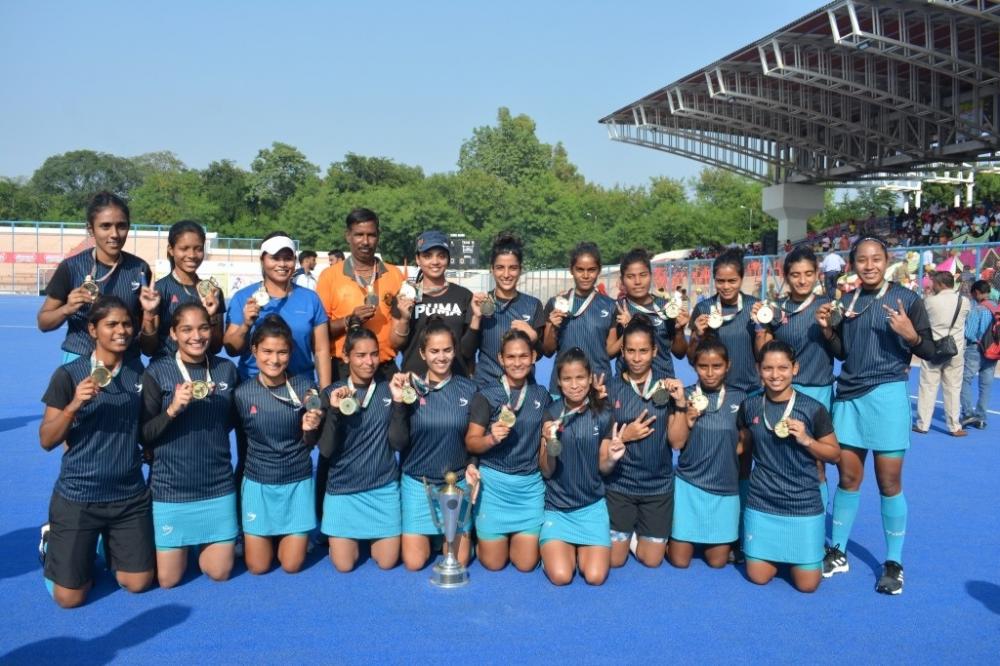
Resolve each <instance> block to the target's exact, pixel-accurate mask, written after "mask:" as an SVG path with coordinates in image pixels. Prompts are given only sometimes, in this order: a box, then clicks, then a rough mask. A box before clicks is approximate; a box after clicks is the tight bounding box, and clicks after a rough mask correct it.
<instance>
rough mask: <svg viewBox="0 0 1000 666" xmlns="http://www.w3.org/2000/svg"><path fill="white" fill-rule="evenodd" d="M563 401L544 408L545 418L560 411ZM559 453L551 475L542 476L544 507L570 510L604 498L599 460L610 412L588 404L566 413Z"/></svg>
mask: <svg viewBox="0 0 1000 666" xmlns="http://www.w3.org/2000/svg"><path fill="white" fill-rule="evenodd" d="M562 410H563V401H562V399H559V400H557V401H556V402H555V403H553V404H552V405H551V406H550V407H549V408H548V410H547V414H546V417H545V420H546V421H555V420H556V419H558V418H559V415H560V414H562ZM558 436H559V441H560V442H561V443H562V453H560V454H559V457H558V458H556V459H555V461H556V462H555V469H554V470H553V471H552V475H551V476H550V477H549V478H547V479H545V508H546V509H551V510H555V511H572V510H574V509H579V508H581V507H585V506H589V505H591V504H593V503H594V502H596V501H598V500H600V499H601V498H602V497H604V480H603V479H602V478H601V471H600V469H599V468H598V462H599V460H600V454H601V441H602V440H604V439H607V438H610V437H611V412H610V411H609V410H607V409H604V410H601V411H599V412H595V411H593V410H592V409H590V408H589V407H588V408H587V409H585V410H584V411H582V412H580V413H579V414H571V415H568V416H567V417H566V418H565V420H564V421H563V422H562V426H561V429H560V431H559V433H558Z"/></svg>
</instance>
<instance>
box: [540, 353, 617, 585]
mask: <svg viewBox="0 0 1000 666" xmlns="http://www.w3.org/2000/svg"><path fill="white" fill-rule="evenodd" d="M554 372H555V373H556V375H557V377H558V378H559V380H558V381H559V390H560V392H561V394H562V397H561V398H560V399H558V400H556V402H555V403H554V404H552V405H551V406H550V407H549V408H548V410H547V411H546V414H545V422H544V425H543V426H542V435H543V436H542V446H541V450H540V452H539V468H540V469H541V471H542V476H544V477H545V519H544V522H543V523H542V532H541V538H540V543H541V552H542V563H543V564H544V568H545V575H546V576H548V578H549V580H550V581H552V583H554V584H555V585H568V584H569V583H570V581H572V580H573V574H574V572H575V571H576V570H577V569H579V570H580V573H581V574H582V575H583V578H584V580H586V581H587V583H589V584H591V585H601V584H603V583H604V581H605V580H606V579H607V577H608V569H609V567H610V566H611V538H610V523H609V522H608V505H607V502H606V501H605V499H604V482H603V480H602V478H601V474H602V472H608V471H610V470H611V468H612V465H613V464H614V461H615V460H618V459H620V458H621V457H622V456H623V455H624V454H625V444H624V442H622V440H621V439H620V438H619V437H618V427H617V425H614V426H613V425H612V423H611V413H610V411H609V410H608V409H607V408H606V405H605V399H603V398H601V397H599V387H598V386H595V382H594V376H593V373H592V372H591V370H590V362H589V361H588V360H587V356H586V354H584V353H583V350H581V349H568V350H566V351H564V352H562V353H561V354H560V355H559V358H558V359H556V364H555V370H554Z"/></svg>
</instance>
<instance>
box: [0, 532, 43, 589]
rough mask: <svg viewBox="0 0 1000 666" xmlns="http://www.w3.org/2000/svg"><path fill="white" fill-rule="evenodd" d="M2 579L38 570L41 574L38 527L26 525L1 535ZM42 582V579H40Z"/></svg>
mask: <svg viewBox="0 0 1000 666" xmlns="http://www.w3.org/2000/svg"><path fill="white" fill-rule="evenodd" d="M0 552H3V553H4V557H2V558H0V580H4V579H6V578H14V577H16V576H22V575H24V574H26V573H28V572H29V571H35V570H37V571H38V573H39V574H41V568H42V567H41V565H40V564H39V563H38V528H36V527H24V528H22V529H19V530H14V531H13V532H7V534H4V535H3V536H0ZM39 584H41V580H39Z"/></svg>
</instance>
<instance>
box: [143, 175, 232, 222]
mask: <svg viewBox="0 0 1000 666" xmlns="http://www.w3.org/2000/svg"><path fill="white" fill-rule="evenodd" d="M129 208H130V209H131V211H132V219H133V220H135V221H136V222H143V223H147V224H162V225H169V224H173V223H174V222H177V221H178V220H184V219H193V220H196V221H199V222H204V221H205V219H206V218H209V217H211V214H212V213H213V212H214V211H215V205H214V204H213V203H212V202H211V201H210V200H209V199H208V198H207V197H206V196H205V193H204V192H203V190H202V186H201V178H200V176H199V175H198V173H197V172H196V171H179V172H172V171H165V172H154V173H150V174H149V175H148V176H147V177H146V179H145V180H144V181H143V183H142V185H140V186H139V187H137V188H136V189H135V190H134V191H133V193H132V199H131V201H130V202H129Z"/></svg>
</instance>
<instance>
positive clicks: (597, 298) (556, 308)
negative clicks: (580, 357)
mask: <svg viewBox="0 0 1000 666" xmlns="http://www.w3.org/2000/svg"><path fill="white" fill-rule="evenodd" d="M569 270H570V273H571V274H572V275H573V289H570V290H569V291H567V292H565V293H562V294H559V295H558V296H555V297H554V298H550V299H549V302H548V303H546V304H545V317H546V324H545V333H544V335H543V336H542V352H543V353H544V354H545V355H546V356H552V355H553V354H556V353H557V352H563V351H565V350H567V349H572V348H573V347H579V348H580V349H582V350H583V352H584V353H585V354H586V355H587V360H588V361H590V366H591V368H592V369H593V370H594V374H595V375H597V376H598V377H600V376H604V377H607V376H608V373H610V371H611V361H610V359H609V358H608V349H609V344H610V338H611V335H612V333H611V329H612V328H613V327H614V325H615V316H614V312H615V302H614V301H613V300H612V299H611V298H609V297H608V296H605V295H604V294H602V293H600V292H599V291H598V290H597V288H596V286H597V280H598V278H599V277H600V276H601V251H600V250H598V249H597V246H596V245H594V244H593V243H586V242H584V243H580V244H579V245H577V246H576V248H574V249H573V252H572V254H571V255H570V262H569ZM558 384H559V382H558V378H557V377H556V376H555V373H553V374H552V378H551V379H550V380H549V391H550V392H551V393H552V394H553V395H554V394H555V393H556V392H557V391H558V390H559V385H558Z"/></svg>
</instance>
